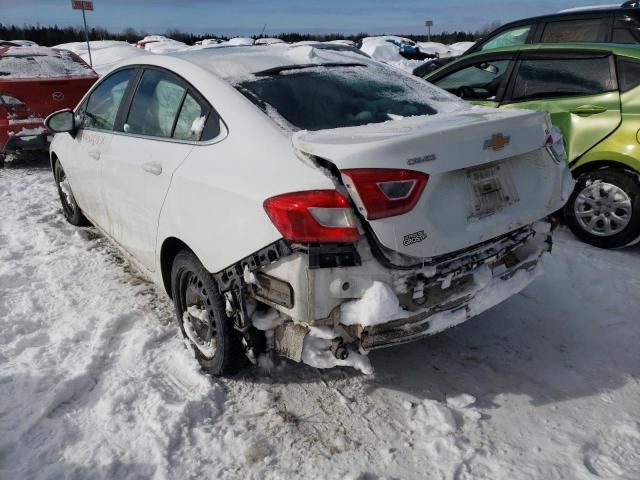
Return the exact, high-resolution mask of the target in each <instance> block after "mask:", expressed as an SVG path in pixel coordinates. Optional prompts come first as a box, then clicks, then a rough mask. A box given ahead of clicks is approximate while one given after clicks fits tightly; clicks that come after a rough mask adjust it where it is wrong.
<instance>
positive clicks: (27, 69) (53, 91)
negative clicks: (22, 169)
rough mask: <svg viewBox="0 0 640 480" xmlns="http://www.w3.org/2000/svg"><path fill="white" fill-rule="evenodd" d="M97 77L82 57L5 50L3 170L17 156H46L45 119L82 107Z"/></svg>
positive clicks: (0, 71)
mask: <svg viewBox="0 0 640 480" xmlns="http://www.w3.org/2000/svg"><path fill="white" fill-rule="evenodd" d="M97 78H98V75H97V74H96V72H94V71H93V70H92V69H91V68H90V67H89V65H87V64H86V63H85V62H84V61H82V59H81V58H80V57H78V56H77V55H75V54H73V53H71V52H68V51H65V50H57V49H53V48H47V47H0V166H1V165H2V163H3V161H4V160H3V159H4V156H5V154H6V153H9V152H12V151H16V150H45V151H46V150H47V148H48V146H49V142H48V136H49V134H48V132H47V131H46V129H45V126H44V119H45V118H46V117H47V116H48V115H50V114H51V113H53V112H55V111H57V110H60V109H61V108H69V107H73V106H75V105H77V103H78V101H79V100H80V99H81V98H82V97H83V96H84V94H85V93H87V91H88V90H89V88H90V87H91V85H93V84H94V82H95V81H96V80H97Z"/></svg>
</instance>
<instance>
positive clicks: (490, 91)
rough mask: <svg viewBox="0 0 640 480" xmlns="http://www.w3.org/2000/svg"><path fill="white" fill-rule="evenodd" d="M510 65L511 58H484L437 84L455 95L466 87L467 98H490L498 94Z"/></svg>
mask: <svg viewBox="0 0 640 480" xmlns="http://www.w3.org/2000/svg"><path fill="white" fill-rule="evenodd" d="M508 67H509V60H494V61H487V60H484V61H482V62H478V63H476V64H474V65H471V66H468V67H466V68H462V69H460V70H458V71H456V72H453V73H452V74H451V75H448V76H446V77H444V78H442V79H440V80H439V81H437V82H435V84H436V85H437V86H438V87H440V88H443V89H445V90H447V91H449V92H451V93H453V94H454V95H458V94H459V93H461V92H459V91H458V90H459V89H460V88H463V87H466V89H467V90H466V95H465V99H467V100H474V99H475V100H490V99H492V98H493V97H495V96H496V94H497V92H498V88H500V83H501V81H502V77H503V76H504V74H505V73H506V71H507V68H508ZM472 92H473V93H474V96H473V97H472V96H471V93H472Z"/></svg>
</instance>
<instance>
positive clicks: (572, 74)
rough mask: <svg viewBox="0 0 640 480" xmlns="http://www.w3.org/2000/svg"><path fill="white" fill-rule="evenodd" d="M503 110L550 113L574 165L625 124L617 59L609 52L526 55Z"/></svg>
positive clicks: (519, 62)
mask: <svg viewBox="0 0 640 480" xmlns="http://www.w3.org/2000/svg"><path fill="white" fill-rule="evenodd" d="M501 106H502V107H503V108H523V109H529V110H542V111H546V112H548V113H549V114H550V116H551V121H552V122H553V124H554V125H556V126H557V127H559V128H560V129H561V130H562V133H563V135H564V139H565V146H566V149H567V158H568V160H569V162H571V161H573V160H575V159H576V158H578V157H579V156H581V155H582V154H584V153H585V152H586V151H588V150H589V149H590V148H592V147H593V146H594V145H596V144H597V143H599V142H600V141H601V140H602V139H604V138H605V137H607V136H608V135H609V134H611V133H612V132H613V131H614V130H616V128H618V126H619V125H620V122H621V119H622V118H621V114H620V94H619V92H618V85H617V81H616V69H615V61H614V57H613V55H612V54H610V53H607V52H578V53H574V52H561V51H556V52H553V51H547V52H541V51H537V52H524V53H522V54H521V55H520V57H519V60H518V62H517V64H516V66H515V70H514V72H513V75H512V76H511V80H510V84H509V87H508V89H507V94H506V96H505V100H504V101H503V104H502V105H501Z"/></svg>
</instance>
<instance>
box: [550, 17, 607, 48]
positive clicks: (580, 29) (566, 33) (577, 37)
mask: <svg viewBox="0 0 640 480" xmlns="http://www.w3.org/2000/svg"><path fill="white" fill-rule="evenodd" d="M607 23H608V22H607V21H605V19H604V18H589V19H584V20H567V21H559V22H550V23H547V25H546V26H545V27H544V31H543V32H542V38H541V39H540V42H541V43H566V42H604V41H606V34H607Z"/></svg>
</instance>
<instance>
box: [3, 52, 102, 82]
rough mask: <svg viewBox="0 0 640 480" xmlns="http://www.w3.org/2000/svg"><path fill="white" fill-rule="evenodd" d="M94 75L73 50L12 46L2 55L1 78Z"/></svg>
mask: <svg viewBox="0 0 640 480" xmlns="http://www.w3.org/2000/svg"><path fill="white" fill-rule="evenodd" d="M84 75H94V73H93V70H91V68H89V66H88V65H86V64H85V63H83V62H82V61H81V60H80V59H79V58H78V57H76V56H75V55H74V54H72V53H71V52H68V51H65V50H60V51H52V50H48V49H44V48H30V47H11V48H9V49H7V51H6V52H5V53H4V54H3V55H2V56H0V79H7V78H57V77H69V76H84Z"/></svg>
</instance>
